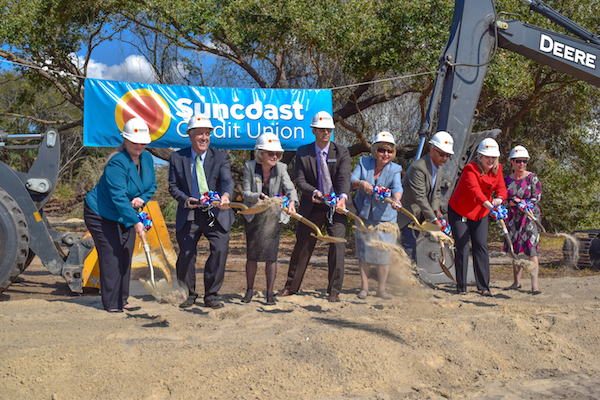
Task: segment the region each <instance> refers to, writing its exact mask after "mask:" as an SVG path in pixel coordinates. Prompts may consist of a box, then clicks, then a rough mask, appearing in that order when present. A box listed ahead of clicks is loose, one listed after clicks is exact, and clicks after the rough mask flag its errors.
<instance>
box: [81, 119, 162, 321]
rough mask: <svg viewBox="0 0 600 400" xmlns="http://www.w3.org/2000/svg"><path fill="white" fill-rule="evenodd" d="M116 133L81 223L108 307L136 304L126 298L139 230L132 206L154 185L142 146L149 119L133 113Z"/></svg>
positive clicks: (143, 199)
mask: <svg viewBox="0 0 600 400" xmlns="http://www.w3.org/2000/svg"><path fill="white" fill-rule="evenodd" d="M121 135H122V136H123V143H122V144H121V146H120V147H119V148H117V151H116V152H115V153H113V154H112V155H111V156H110V157H109V159H108V161H107V162H106V164H105V167H104V173H103V174H102V177H101V178H100V181H99V182H98V184H97V185H96V187H94V188H93V189H92V190H91V191H90V192H89V193H88V194H87V196H86V198H85V204H84V209H83V216H84V219H85V224H86V226H87V228H88V230H89V231H90V234H91V235H92V238H93V239H94V244H95V245H96V250H97V251H98V263H99V266H100V290H101V293H102V305H103V306H104V309H105V310H107V311H109V312H122V311H123V309H125V310H130V311H132V310H133V309H134V308H135V307H132V306H131V305H130V304H128V303H127V298H128V297H129V275H130V272H131V256H132V254H133V247H134V245H135V235H136V234H138V235H141V234H142V232H143V231H144V225H143V223H142V222H141V221H140V220H139V218H138V215H137V210H138V209H139V208H141V207H143V206H144V204H145V203H146V202H148V201H149V200H150V198H151V197H152V195H153V194H154V192H155V191H156V177H155V175H154V163H153V161H152V156H151V155H150V153H148V152H146V151H144V149H145V148H146V145H147V144H148V143H150V142H151V141H152V140H151V138H150V130H149V129H148V125H146V123H145V122H144V120H143V119H141V118H132V119H130V120H129V121H127V123H126V124H125V126H124V127H123V132H121ZM135 309H137V308H135Z"/></svg>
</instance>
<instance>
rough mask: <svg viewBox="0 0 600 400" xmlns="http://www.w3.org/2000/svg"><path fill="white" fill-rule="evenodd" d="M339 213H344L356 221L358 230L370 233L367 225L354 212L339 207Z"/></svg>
mask: <svg viewBox="0 0 600 400" xmlns="http://www.w3.org/2000/svg"><path fill="white" fill-rule="evenodd" d="M337 210H338V211H340V212H342V213H344V214H345V215H347V216H349V217H350V218H352V219H353V220H355V221H356V225H357V226H358V229H360V230H363V231H368V230H369V228H367V226H366V225H365V223H364V222H363V220H362V218H361V217H359V216H358V215H356V214H354V213H353V212H351V211H349V210H347V209H345V208H341V207H338V208H337Z"/></svg>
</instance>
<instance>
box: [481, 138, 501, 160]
mask: <svg viewBox="0 0 600 400" xmlns="http://www.w3.org/2000/svg"><path fill="white" fill-rule="evenodd" d="M477 152H478V153H479V154H481V155H482V156H488V157H500V148H499V147H498V143H497V142H496V141H495V140H494V139H492V138H485V139H483V140H482V141H481V143H479V146H477Z"/></svg>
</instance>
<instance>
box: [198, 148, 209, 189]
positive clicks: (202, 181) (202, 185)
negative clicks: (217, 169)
mask: <svg viewBox="0 0 600 400" xmlns="http://www.w3.org/2000/svg"><path fill="white" fill-rule="evenodd" d="M196 179H197V180H198V191H199V192H200V196H202V195H203V194H204V193H206V192H208V183H206V175H204V167H203V166H202V158H201V157H200V154H198V155H196Z"/></svg>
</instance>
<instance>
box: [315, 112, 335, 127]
mask: <svg viewBox="0 0 600 400" xmlns="http://www.w3.org/2000/svg"><path fill="white" fill-rule="evenodd" d="M310 127H311V128H329V129H334V128H335V124H334V123H333V118H332V117H331V115H329V113H328V112H327V111H319V112H318V113H316V114H315V116H314V117H313V119H312V122H311V123H310Z"/></svg>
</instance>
